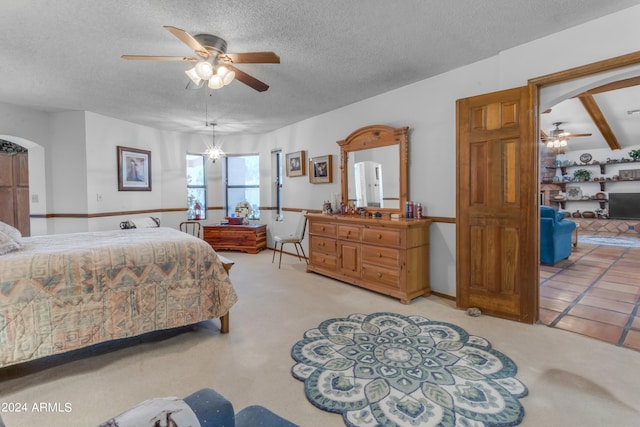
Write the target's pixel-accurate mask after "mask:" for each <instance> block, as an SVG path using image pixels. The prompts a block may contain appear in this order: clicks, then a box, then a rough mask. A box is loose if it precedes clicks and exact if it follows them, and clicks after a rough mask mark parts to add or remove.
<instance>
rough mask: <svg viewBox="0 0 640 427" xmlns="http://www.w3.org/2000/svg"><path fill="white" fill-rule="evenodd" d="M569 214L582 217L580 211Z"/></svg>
mask: <svg viewBox="0 0 640 427" xmlns="http://www.w3.org/2000/svg"><path fill="white" fill-rule="evenodd" d="M571 216H572V217H574V218H582V214H581V213H580V211H575V212H574V213H572V214H571Z"/></svg>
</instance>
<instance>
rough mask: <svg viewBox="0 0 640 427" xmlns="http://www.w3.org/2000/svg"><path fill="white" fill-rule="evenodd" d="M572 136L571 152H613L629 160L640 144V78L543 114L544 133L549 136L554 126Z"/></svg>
mask: <svg viewBox="0 0 640 427" xmlns="http://www.w3.org/2000/svg"><path fill="white" fill-rule="evenodd" d="M558 122H560V123H562V124H561V125H560V128H562V129H563V130H564V131H566V132H570V133H572V134H591V135H590V136H582V137H577V138H570V139H569V150H570V151H585V150H594V149H600V148H604V149H606V148H608V149H610V150H613V151H614V153H612V155H611V156H612V157H611V158H616V159H619V158H622V157H627V158H628V153H627V152H628V151H629V150H628V149H629V147H633V146H636V145H638V144H640V76H636V77H628V78H624V79H620V80H616V81H614V82H611V83H607V84H603V85H600V86H597V87H594V88H592V89H589V90H587V91H584V92H580V93H578V94H577V95H575V96H573V97H571V98H569V99H566V100H564V101H562V102H560V103H559V104H556V105H554V106H552V107H551V108H549V109H547V110H546V111H544V112H542V114H541V116H540V128H541V131H542V132H544V133H546V134H550V133H551V131H552V130H553V129H554V125H553V124H554V123H558Z"/></svg>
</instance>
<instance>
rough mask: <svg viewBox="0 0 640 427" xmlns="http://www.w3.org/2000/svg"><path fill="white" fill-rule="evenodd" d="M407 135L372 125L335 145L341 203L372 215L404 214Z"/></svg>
mask: <svg viewBox="0 0 640 427" xmlns="http://www.w3.org/2000/svg"><path fill="white" fill-rule="evenodd" d="M408 131H409V128H408V127H402V128H392V127H389V126H383V125H373V126H366V127H363V128H361V129H358V130H356V131H355V132H352V133H351V134H350V135H349V136H348V137H347V139H345V140H342V141H338V145H339V146H340V171H341V175H342V182H341V186H342V188H341V190H342V203H344V204H345V205H347V206H348V205H350V204H352V205H355V207H356V208H363V209H366V210H369V211H375V212H390V213H394V212H397V213H402V212H404V205H405V203H406V201H407V192H408V188H407V187H408V185H407V176H408V175H407V156H408V151H407V150H408V148H407V147H408V138H409V136H408Z"/></svg>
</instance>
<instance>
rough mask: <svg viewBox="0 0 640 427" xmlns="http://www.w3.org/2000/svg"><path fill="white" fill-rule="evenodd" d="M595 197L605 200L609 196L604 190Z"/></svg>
mask: <svg viewBox="0 0 640 427" xmlns="http://www.w3.org/2000/svg"><path fill="white" fill-rule="evenodd" d="M595 197H596V199H599V200H603V199H606V198H607V195H606V194H605V193H603V192H600V193H596V195H595Z"/></svg>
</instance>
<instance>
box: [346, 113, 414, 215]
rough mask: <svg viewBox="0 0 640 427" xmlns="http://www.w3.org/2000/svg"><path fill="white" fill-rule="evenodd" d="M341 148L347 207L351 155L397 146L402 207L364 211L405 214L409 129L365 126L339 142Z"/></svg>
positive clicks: (406, 127) (407, 189) (365, 208)
mask: <svg viewBox="0 0 640 427" xmlns="http://www.w3.org/2000/svg"><path fill="white" fill-rule="evenodd" d="M337 144H338V145H339V146H340V174H341V180H342V182H341V190H342V203H344V204H345V206H348V204H349V200H348V197H349V193H348V184H349V169H348V162H349V153H351V152H354V151H360V150H367V149H369V148H378V147H387V146H390V145H397V146H398V151H399V154H400V155H399V156H398V157H399V159H400V165H399V169H398V170H399V172H400V184H399V186H400V206H399V207H398V208H397V209H396V208H370V207H364V208H362V209H364V210H367V211H375V212H386V213H399V214H403V213H404V209H405V204H406V202H407V197H408V193H409V184H408V173H407V172H408V171H407V162H408V158H409V152H408V150H409V127H408V126H405V127H401V128H392V127H390V126H385V125H371V126H365V127H363V128H360V129H358V130H355V131H353V132H351V134H350V135H349V136H348V137H347V138H346V139H344V140H342V141H337Z"/></svg>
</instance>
